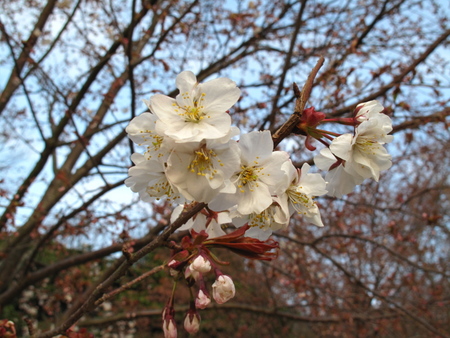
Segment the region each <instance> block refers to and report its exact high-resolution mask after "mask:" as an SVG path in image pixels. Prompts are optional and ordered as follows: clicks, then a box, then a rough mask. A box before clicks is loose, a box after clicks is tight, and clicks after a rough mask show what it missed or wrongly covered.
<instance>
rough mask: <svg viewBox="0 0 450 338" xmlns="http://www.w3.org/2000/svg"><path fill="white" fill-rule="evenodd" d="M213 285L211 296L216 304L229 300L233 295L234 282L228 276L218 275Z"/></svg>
mask: <svg viewBox="0 0 450 338" xmlns="http://www.w3.org/2000/svg"><path fill="white" fill-rule="evenodd" d="M212 287H213V297H214V299H215V300H216V302H217V303H218V304H223V303H225V302H227V301H229V300H230V299H231V298H233V297H234V295H235V289H234V283H233V280H232V279H231V278H230V276H226V275H220V276H219V277H218V278H217V279H216V281H215V282H214V284H213V285H212Z"/></svg>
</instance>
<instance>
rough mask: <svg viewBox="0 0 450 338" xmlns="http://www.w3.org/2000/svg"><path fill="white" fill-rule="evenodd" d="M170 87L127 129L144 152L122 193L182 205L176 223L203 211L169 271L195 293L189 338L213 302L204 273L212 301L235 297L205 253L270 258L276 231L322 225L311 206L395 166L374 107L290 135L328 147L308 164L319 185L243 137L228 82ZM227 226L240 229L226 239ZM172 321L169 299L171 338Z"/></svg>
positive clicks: (183, 81)
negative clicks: (189, 208)
mask: <svg viewBox="0 0 450 338" xmlns="http://www.w3.org/2000/svg"><path fill="white" fill-rule="evenodd" d="M176 85H177V88H178V89H179V91H180V92H179V94H178V95H177V96H176V97H175V98H170V97H168V96H165V95H161V94H156V95H154V96H152V97H151V98H150V100H149V101H145V103H146V104H147V106H148V107H149V109H150V112H149V113H144V114H142V115H140V116H138V117H136V118H134V119H133V120H132V121H131V122H130V124H129V125H128V127H127V129H126V131H127V133H128V136H129V137H130V139H131V140H132V141H133V142H135V143H136V144H138V145H141V146H145V147H146V151H145V153H144V154H140V153H135V154H133V155H132V157H131V159H132V161H133V163H134V164H135V166H133V167H132V168H130V170H129V176H130V177H129V178H128V179H126V180H125V184H126V186H128V187H129V188H130V189H131V190H132V191H134V192H137V193H139V196H140V198H141V199H142V200H144V201H149V202H150V201H153V200H155V199H157V200H158V199H160V198H166V199H167V200H169V201H170V202H172V203H174V204H178V206H177V207H176V208H175V210H174V212H173V215H172V218H173V219H175V218H177V217H178V215H179V214H180V213H181V212H182V210H183V208H184V206H185V204H188V203H195V202H204V203H207V205H208V206H207V207H206V208H204V209H203V210H202V211H201V212H200V213H198V214H197V215H196V216H194V217H193V218H192V219H191V220H189V221H188V222H187V223H185V225H183V226H182V227H181V228H180V229H181V230H188V229H190V230H191V233H192V240H188V239H185V240H184V244H183V245H182V247H183V250H181V251H179V252H176V253H174V255H173V257H172V260H171V262H170V263H169V264H168V266H169V267H170V268H171V269H172V271H175V272H176V273H174V275H176V276H177V278H178V277H179V276H180V275H182V276H183V277H184V279H185V280H186V281H187V283H188V284H189V285H190V286H193V285H194V284H197V285H198V287H199V291H198V294H197V297H196V299H195V301H194V300H192V301H191V308H190V310H189V311H188V314H187V316H186V320H185V328H186V330H187V331H189V332H196V330H198V325H199V319H200V317H199V315H198V312H197V309H203V308H204V307H206V306H207V305H208V304H209V302H210V297H209V293H208V291H207V288H206V284H205V281H204V278H203V274H205V273H207V272H209V271H210V270H211V269H212V265H213V270H214V272H215V274H216V281H215V282H214V284H213V285H212V287H213V297H214V299H215V300H216V302H217V303H219V304H221V303H223V302H226V301H227V300H229V299H230V298H231V297H233V296H234V285H233V282H232V280H231V278H230V277H229V276H226V275H224V274H222V272H221V271H220V270H219V269H218V268H217V264H216V263H220V262H218V261H217V260H216V259H215V257H214V256H213V255H212V254H211V253H210V251H209V249H208V247H211V246H217V245H219V246H222V247H227V248H228V249H230V250H233V251H235V252H237V253H240V254H243V255H244V256H245V257H249V258H255V259H272V258H273V257H271V256H270V254H268V253H267V252H268V251H270V250H271V249H274V248H276V246H275V245H273V243H272V242H270V240H268V238H269V237H270V235H271V234H272V232H273V231H276V230H280V229H285V228H286V227H287V226H288V224H289V219H290V217H291V216H292V215H293V214H294V213H298V214H300V215H302V216H303V217H304V219H305V220H307V221H308V222H310V223H312V224H315V225H317V226H323V224H322V220H321V217H320V212H319V208H318V206H317V204H316V203H315V201H314V197H316V196H321V195H324V194H326V193H328V194H329V195H331V196H337V197H340V196H342V195H343V194H347V193H349V192H351V191H352V190H353V188H354V186H355V185H357V184H361V183H362V181H363V180H364V179H366V178H374V179H375V180H378V178H379V175H380V171H381V170H385V169H387V168H389V167H390V166H391V161H390V155H389V154H388V153H387V152H386V150H385V148H384V147H383V144H384V143H387V142H389V141H391V139H392V136H389V135H387V134H388V133H389V132H390V131H391V130H392V126H391V121H390V119H389V117H388V116H386V115H385V114H383V113H382V111H383V107H382V106H381V105H380V104H379V103H378V102H376V101H370V102H367V103H364V104H361V105H359V106H358V107H357V109H356V112H355V116H354V117H353V118H349V119H335V120H331V119H328V120H327V119H325V114H323V113H321V112H316V111H315V110H314V108H309V109H305V111H304V112H303V115H302V118H301V122H300V123H299V124H298V126H297V128H296V130H295V132H298V133H301V134H304V135H306V136H307V137H306V146H307V148H308V149H315V148H314V147H312V146H311V144H310V139H311V138H315V139H318V140H319V141H320V142H322V143H323V144H325V145H326V146H327V147H326V148H324V149H322V150H321V151H320V154H319V155H318V156H316V157H315V159H314V160H315V163H316V165H317V167H319V168H320V169H322V170H328V173H327V174H326V177H325V180H324V179H323V178H322V176H321V175H320V174H317V173H309V170H310V166H309V165H308V164H306V163H305V164H304V165H303V166H302V167H301V168H300V169H297V168H296V167H295V166H294V165H293V164H292V162H291V160H290V157H289V154H288V153H286V152H284V151H273V148H274V145H273V141H272V136H271V134H270V132H269V131H261V132H250V133H247V134H242V135H240V130H239V129H238V128H237V127H234V126H232V125H231V117H230V115H229V114H228V109H230V108H231V107H232V106H233V105H234V104H235V103H236V102H237V100H238V99H239V97H240V90H239V88H237V87H236V84H235V83H234V82H233V81H231V80H230V79H227V78H218V79H215V80H211V81H208V82H205V83H198V82H197V79H196V77H195V75H194V74H193V73H192V72H190V71H185V72H182V73H180V74H179V75H178V76H177V79H176ZM325 122H338V123H344V124H349V125H352V126H354V128H355V130H354V133H353V134H343V135H338V134H334V133H331V132H326V131H323V130H319V129H317V126H318V125H319V124H320V123H325ZM332 136H336V137H334V138H333V137H332ZM237 138H239V140H238V141H237ZM327 140H329V141H331V142H328V141H327ZM223 224H233V225H234V226H235V227H237V228H238V230H236V231H235V232H233V233H232V234H226V233H225V231H224V230H223V229H222V225H223ZM230 236H231V237H230ZM236 236H237V237H236ZM237 238H239V240H238V244H236V240H237ZM214 262H216V263H214ZM213 263H214V264H213ZM173 315H174V310H173V297H172V298H171V300H170V301H169V303H168V305H167V306H166V308H165V310H164V313H163V321H164V332H165V335H166V336H167V337H173V336H176V325H175V321H174V318H173Z"/></svg>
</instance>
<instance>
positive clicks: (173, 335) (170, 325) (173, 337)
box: [163, 318, 177, 338]
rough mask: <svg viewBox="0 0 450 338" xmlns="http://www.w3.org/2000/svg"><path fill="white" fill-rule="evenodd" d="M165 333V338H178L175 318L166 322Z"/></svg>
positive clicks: (164, 324)
mask: <svg viewBox="0 0 450 338" xmlns="http://www.w3.org/2000/svg"><path fill="white" fill-rule="evenodd" d="M163 331H164V338H177V327H176V325H175V321H174V319H173V318H170V319H169V320H164V323H163Z"/></svg>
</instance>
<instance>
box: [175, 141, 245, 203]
mask: <svg viewBox="0 0 450 338" xmlns="http://www.w3.org/2000/svg"><path fill="white" fill-rule="evenodd" d="M239 164H240V158H239V147H238V145H237V142H236V141H234V140H229V141H228V142H227V143H221V142H220V141H219V142H216V141H215V140H206V141H203V142H194V143H192V142H190V143H182V144H178V145H176V146H175V147H174V149H173V151H172V153H171V154H170V156H169V158H168V160H167V168H166V175H167V177H168V179H169V180H170V181H171V182H172V183H173V184H174V185H176V186H177V188H178V190H179V191H180V192H181V193H182V194H183V195H184V196H185V197H186V198H187V199H189V200H195V201H198V202H209V201H211V200H212V199H213V198H214V197H215V196H217V194H218V193H219V192H220V189H222V188H223V187H224V186H225V184H226V182H227V181H228V180H229V179H230V177H231V176H232V175H233V174H234V172H235V171H237V170H238V169H239Z"/></svg>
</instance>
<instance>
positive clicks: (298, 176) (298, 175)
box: [280, 161, 327, 227]
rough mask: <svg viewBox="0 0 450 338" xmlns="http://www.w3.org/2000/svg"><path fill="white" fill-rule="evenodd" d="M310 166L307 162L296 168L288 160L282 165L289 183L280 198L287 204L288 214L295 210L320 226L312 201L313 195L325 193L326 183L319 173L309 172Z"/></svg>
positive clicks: (316, 209) (318, 212) (315, 205)
mask: <svg viewBox="0 0 450 338" xmlns="http://www.w3.org/2000/svg"><path fill="white" fill-rule="evenodd" d="M310 168H311V167H310V165H309V164H308V163H304V164H303V166H302V168H301V170H300V169H296V168H295V167H294V166H293V164H292V162H290V161H289V162H286V163H285V164H284V165H283V169H284V170H285V171H286V172H287V174H288V179H289V182H290V185H289V187H288V188H287V189H286V191H285V192H284V193H283V194H282V195H280V200H281V202H282V203H284V204H287V207H288V210H289V215H292V214H293V213H294V212H297V213H298V214H300V215H302V216H303V217H304V218H305V220H307V221H308V222H311V223H313V224H315V225H317V226H320V227H322V226H323V223H322V219H321V217H320V211H319V208H318V206H317V204H316V203H315V202H314V197H316V196H321V195H324V194H326V193H327V190H326V185H327V183H326V182H325V180H324V179H323V178H322V176H321V175H320V174H312V173H309V169H310Z"/></svg>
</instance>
